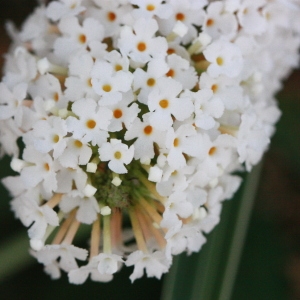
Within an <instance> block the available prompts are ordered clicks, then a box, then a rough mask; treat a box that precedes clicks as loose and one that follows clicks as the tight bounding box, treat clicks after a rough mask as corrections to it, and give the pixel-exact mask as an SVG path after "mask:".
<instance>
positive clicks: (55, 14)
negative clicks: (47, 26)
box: [46, 0, 85, 21]
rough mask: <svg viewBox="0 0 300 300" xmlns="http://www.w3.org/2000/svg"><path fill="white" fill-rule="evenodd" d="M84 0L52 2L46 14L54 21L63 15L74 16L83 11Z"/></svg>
mask: <svg viewBox="0 0 300 300" xmlns="http://www.w3.org/2000/svg"><path fill="white" fill-rule="evenodd" d="M81 2H82V0H60V1H56V2H51V3H50V4H49V6H48V7H47V10H46V15H47V17H48V18H50V19H51V20H52V21H58V20H59V19H61V18H62V17H68V16H74V15H78V14H79V13H81V12H83V11H84V10H85V8H84V7H83V6H81Z"/></svg>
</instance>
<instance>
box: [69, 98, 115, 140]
mask: <svg viewBox="0 0 300 300" xmlns="http://www.w3.org/2000/svg"><path fill="white" fill-rule="evenodd" d="M72 111H73V112H74V113H75V114H76V115H77V116H78V117H79V119H77V118H75V117H68V119H67V126H68V130H69V131H70V132H72V133H73V138H74V139H79V140H82V141H83V142H84V143H86V142H91V143H92V144H93V145H96V144H97V145H101V144H102V143H104V142H106V140H107V137H108V133H107V128H108V125H109V122H110V119H111V117H112V112H111V110H109V109H107V108H105V107H99V106H98V105H97V103H96V102H95V100H93V99H90V98H88V99H81V100H78V101H76V102H75V103H73V105H72Z"/></svg>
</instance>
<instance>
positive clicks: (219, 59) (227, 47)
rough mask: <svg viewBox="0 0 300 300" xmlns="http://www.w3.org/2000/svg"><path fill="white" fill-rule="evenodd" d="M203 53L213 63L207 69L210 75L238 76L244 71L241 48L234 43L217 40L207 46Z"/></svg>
mask: <svg viewBox="0 0 300 300" xmlns="http://www.w3.org/2000/svg"><path fill="white" fill-rule="evenodd" d="M203 54H204V56H205V58H206V59H207V61H208V62H210V63H211V64H210V65H209V67H208V69H207V73H208V75H209V76H212V77H217V76H219V75H222V74H224V75H227V76H228V77H236V76H238V75H239V74H240V72H241V71H242V68H243V57H242V54H241V51H240V49H239V48H238V47H237V46H236V45H234V44H233V43H230V42H226V41H223V40H217V41H215V42H213V43H211V44H210V45H209V46H207V48H206V49H205V50H204V51H203Z"/></svg>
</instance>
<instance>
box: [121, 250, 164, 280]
mask: <svg viewBox="0 0 300 300" xmlns="http://www.w3.org/2000/svg"><path fill="white" fill-rule="evenodd" d="M125 264H126V266H134V270H133V273H132V274H131V275H130V277H129V278H130V280H131V282H133V281H134V280H135V279H137V278H140V277H142V276H143V272H144V269H145V270H146V273H147V276H148V277H156V278H157V279H160V278H161V276H162V274H163V273H166V272H167V271H168V269H169V264H170V263H169V261H168V260H167V259H166V258H165V256H164V254H163V253H162V252H160V251H156V252H154V253H152V254H146V253H143V252H142V251H135V252H132V253H131V254H130V255H129V256H128V258H127V260H126V262H125Z"/></svg>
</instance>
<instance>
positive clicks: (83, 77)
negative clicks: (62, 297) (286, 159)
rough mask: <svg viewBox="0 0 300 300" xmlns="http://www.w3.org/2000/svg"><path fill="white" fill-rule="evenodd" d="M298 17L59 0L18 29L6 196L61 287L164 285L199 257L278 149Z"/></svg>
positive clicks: (0, 129)
mask: <svg viewBox="0 0 300 300" xmlns="http://www.w3.org/2000/svg"><path fill="white" fill-rule="evenodd" d="M299 19H300V10H299V8H298V6H297V4H296V2H295V1H287V0H286V1H281V0H272V1H271V0H260V1H250V0H238V1H230V0H225V1H206V0H202V1H194V0H187V1H179V0H167V1H160V0H152V1H140V0H131V1H130V0H116V1H107V0H59V1H52V2H50V3H49V4H48V5H40V7H38V8H37V9H36V10H35V11H34V12H33V14H32V15H31V16H30V17H29V18H28V19H27V20H26V21H25V23H24V25H23V26H22V28H21V29H20V31H18V30H17V29H16V28H14V26H13V25H12V24H8V26H7V28H8V32H9V33H10V35H11V37H12V40H13V44H12V46H11V49H10V52H9V53H8V54H7V55H6V63H5V67H4V76H3V79H2V82H1V83H0V122H1V126H0V143H1V154H2V155H4V154H8V155H11V156H12V162H11V167H12V169H13V170H14V171H16V172H17V173H19V175H17V176H11V177H7V178H5V179H4V180H3V183H4V185H5V186H6V187H7V188H8V189H9V190H10V191H11V195H12V197H13V200H12V202H11V207H12V209H13V211H14V212H15V215H16V216H17V217H18V218H19V219H20V220H21V221H22V222H23V223H24V225H25V226H28V227H29V229H28V235H29V238H30V245H31V248H32V251H31V253H32V255H33V256H35V257H36V258H37V260H38V261H39V262H40V263H42V264H44V266H45V271H46V272H47V273H48V274H49V275H50V276H51V277H52V278H59V277H60V274H61V270H63V271H65V272H67V273H68V276H69V280H70V282H71V283H74V284H81V283H83V282H84V281H85V280H86V279H87V278H88V276H90V277H91V279H92V280H94V281H103V282H106V281H109V280H111V279H112V278H113V274H114V273H115V272H117V271H118V270H120V268H121V267H122V266H123V265H126V266H133V267H134V271H133V273H132V275H131V276H130V279H131V280H132V281H134V280H135V279H137V278H139V277H141V276H143V273H144V271H145V273H146V274H147V276H149V277H156V278H160V277H161V276H162V274H163V273H166V272H167V271H168V269H169V267H170V266H171V264H172V257H173V255H177V254H180V253H182V252H184V251H186V252H187V253H191V252H196V251H199V250H200V249H201V247H202V245H203V244H204V243H205V241H206V234H207V233H209V232H210V231H211V230H212V229H213V228H214V226H216V224H217V223H218V222H219V218H220V212H221V208H222V202H223V201H224V200H225V199H228V198H230V197H231V196H232V195H233V193H234V192H235V191H236V190H237V188H238V187H239V184H240V182H241V179H240V177H239V176H237V175H235V174H236V171H240V170H243V169H246V170H247V171H250V170H251V168H252V167H253V165H255V164H257V163H258V162H259V160H260V159H261V157H262V155H263V153H264V151H266V150H267V148H268V144H269V139H270V137H271V135H272V134H273V132H274V124H275V123H276V121H277V120H278V118H279V116H280V111H279V109H278V107H277V104H276V101H275V99H274V94H275V93H276V92H277V91H278V90H279V88H280V87H281V82H282V80H283V79H284V78H285V77H286V76H287V75H288V74H289V72H290V70H291V69H292V68H293V67H296V66H297V64H298V60H299V56H298V49H299V45H300V30H299V28H300V26H295V25H294V22H296V21H295V20H299ZM298 25H299V24H298ZM20 140H21V141H22V143H23V147H21V149H19V145H20V142H19V141H20ZM82 224H87V225H86V226H89V227H90V229H91V234H90V243H89V249H88V250H89V251H87V250H86V249H82V248H79V247H77V246H76V245H75V244H74V238H75V236H76V234H77V233H78V232H79V229H80V227H81V225H82ZM87 257H88V262H87V263H86V264H83V263H82V262H81V263H80V264H79V265H78V262H77V260H80V261H86V259H87Z"/></svg>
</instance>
